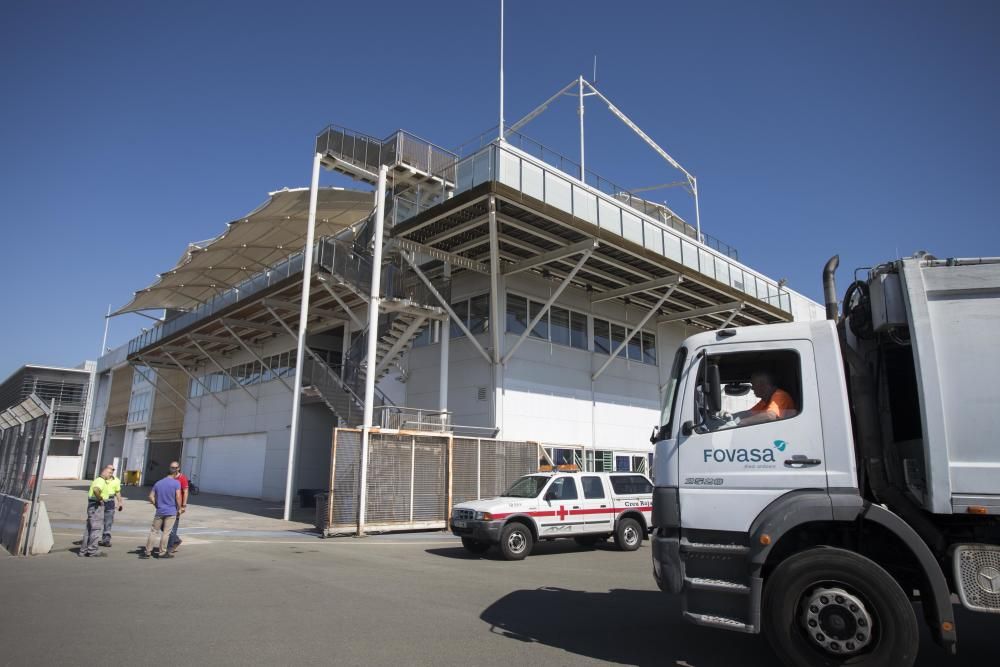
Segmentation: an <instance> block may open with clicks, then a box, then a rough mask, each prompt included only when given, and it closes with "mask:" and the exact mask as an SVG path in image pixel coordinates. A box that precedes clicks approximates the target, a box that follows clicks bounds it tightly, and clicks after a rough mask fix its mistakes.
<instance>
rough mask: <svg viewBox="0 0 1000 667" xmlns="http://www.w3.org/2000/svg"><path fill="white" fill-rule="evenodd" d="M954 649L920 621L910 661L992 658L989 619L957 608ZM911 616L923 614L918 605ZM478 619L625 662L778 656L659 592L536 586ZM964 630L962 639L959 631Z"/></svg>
mask: <svg viewBox="0 0 1000 667" xmlns="http://www.w3.org/2000/svg"><path fill="white" fill-rule="evenodd" d="M956 611H957V621H958V628H959V653H958V655H957V656H954V657H952V656H948V655H946V654H945V652H944V650H943V649H941V648H940V647H939V646H937V645H936V644H934V643H933V641H932V640H931V638H930V636H929V634H928V632H927V629H926V627H925V626H924V624H923V623H922V622H920V634H921V648H920V653H919V655H918V657H917V662H916V667H931V666H934V667H938V666H944V665H956V666H957V665H970V664H995V661H996V649H995V646H994V645H993V643H992V642H991V640H990V638H991V637H992V636H993V634H995V632H996V629H997V624H996V619H995V618H991V617H989V615H986V614H973V613H970V612H967V611H965V610H962V609H956ZM916 613H917V618H918V619H922V615H921V614H920V610H919V607H918V608H917V609H916ZM480 618H481V619H482V620H483V621H484V622H485V623H487V624H489V626H490V629H489V631H490V632H491V633H493V634H498V635H501V636H503V637H507V638H509V639H512V640H514V641H520V642H537V643H540V644H544V645H547V646H552V647H556V648H559V649H562V650H564V651H567V652H569V653H573V654H576V655H581V656H586V657H588V658H594V659H596V660H601V661H604V662H609V663H617V664H628V665H640V666H645V665H650V666H652V665H671V666H672V665H677V666H679V667H709V666H712V667H714V666H716V665H725V666H730V665H740V666H747V667H774V666H776V665H778V664H779V663H778V660H777V658H776V657H775V655H774V653H772V651H771V649H770V647H769V646H768V644H767V641H766V640H765V639H764V638H763V636H761V635H746V634H742V633H737V632H729V631H726V630H716V629H712V628H704V627H701V626H697V625H694V624H691V623H688V622H686V621H683V620H682V617H681V600H680V598H679V597H678V596H671V595H666V594H664V593H661V592H659V591H634V590H620V589H613V590H610V591H608V592H607V593H594V592H587V591H573V590H566V589H562V588H548V587H546V588H539V589H536V590H520V591H514V592H513V593H510V594H508V595H505V596H504V597H502V598H500V599H499V600H497V601H496V602H494V603H493V604H491V605H490V606H489V607H488V608H487V609H486V610H485V611H484V612H483V613H482V614H481V615H480ZM963 634H964V637H963Z"/></svg>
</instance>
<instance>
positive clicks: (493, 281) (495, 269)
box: [489, 195, 500, 366]
mask: <svg viewBox="0 0 1000 667" xmlns="http://www.w3.org/2000/svg"><path fill="white" fill-rule="evenodd" d="M489 210H490V214H489V215H490V222H489V226H490V329H492V332H493V365H494V366H496V365H497V364H499V363H500V238H499V236H498V230H497V201H496V197H494V196H493V195H490V203H489Z"/></svg>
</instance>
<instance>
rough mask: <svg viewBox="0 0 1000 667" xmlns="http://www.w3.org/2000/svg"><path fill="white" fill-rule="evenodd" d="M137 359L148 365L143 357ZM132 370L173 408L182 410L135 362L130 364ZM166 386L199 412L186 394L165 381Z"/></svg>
mask: <svg viewBox="0 0 1000 667" xmlns="http://www.w3.org/2000/svg"><path fill="white" fill-rule="evenodd" d="M138 359H139V361H141V362H142V363H143V365H144V366H148V364H147V363H146V360H145V359H143V358H142V357H138ZM132 371H133V372H135V373H138V374H139V376H140V377H141V378H142V379H143V380H145V381H146V382H148V383H149V384H150V385H151V386H152V387H153V391H155V392H156V393H157V394H159V395H160V396H162V397H163V398H165V399H166V400H167V402H168V403H170V405H172V406H174V407H175V408H177V409H178V410H180V411H181V412H184V408H182V407H181V406H179V405H177V403H175V402H174V399H172V398H170V396H168V395H167V392H165V391H163V390H162V389H160V388H159V387H158V386H157V385H156V382H154V381H153V380H151V379H149V376H148V375H146V374H145V373H143V372H142V371H141V370H139V367H138V366H136V365H135V364H132ZM167 388H168V389H170V391H172V392H174V393H175V394H177V396H179V397H180V399H181V400H182V401H184V402H185V403H187V404H188V405H190V406H191V407H192V408H194V411H195V412H200V410H199V409H198V406H197V405H195V404H194V403H192V402H191V400H190V399H188V397H187V396H182V395H181V393H180V392H179V391H177V390H176V389H174V388H173V387H171V386H170V383H169V382H168V383H167Z"/></svg>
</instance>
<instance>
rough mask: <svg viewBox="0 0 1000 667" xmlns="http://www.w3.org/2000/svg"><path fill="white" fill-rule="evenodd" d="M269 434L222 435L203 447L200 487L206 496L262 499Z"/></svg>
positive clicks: (208, 439)
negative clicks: (209, 494) (221, 495)
mask: <svg viewBox="0 0 1000 667" xmlns="http://www.w3.org/2000/svg"><path fill="white" fill-rule="evenodd" d="M266 445H267V435H266V434H264V433H251V434H247V435H222V436H217V437H214V438H205V439H204V442H203V444H202V455H201V471H200V474H199V475H198V485H199V488H200V489H201V490H202V491H204V492H206V493H221V494H224V495H227V496H243V497H246V498H260V497H261V492H262V488H263V485H264V454H265V449H266Z"/></svg>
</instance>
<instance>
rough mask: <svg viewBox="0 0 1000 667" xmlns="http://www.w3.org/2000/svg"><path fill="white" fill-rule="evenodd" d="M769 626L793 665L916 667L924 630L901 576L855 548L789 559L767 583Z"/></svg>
mask: <svg viewBox="0 0 1000 667" xmlns="http://www.w3.org/2000/svg"><path fill="white" fill-rule="evenodd" d="M761 618H762V623H763V631H764V634H765V635H766V636H767V639H768V641H769V642H770V644H771V648H772V649H774V652H775V653H776V654H777V655H778V657H779V658H781V661H782V662H784V663H785V664H786V665H789V666H790V667H792V666H794V667H820V666H822V667H830V666H837V665H845V664H850V665H852V667H854V666H856V667H865V666H868V667H871V666H874V665H893V666H894V667H910V665H912V664H913V661H914V660H915V659H916V657H917V651H918V649H919V637H920V635H919V632H918V629H917V619H916V616H915V615H914V613H913V606H912V605H911V604H910V600H909V598H908V597H907V596H906V593H904V592H903V589H902V588H900V587H899V584H897V583H896V580H895V579H893V578H892V576H891V575H890V574H889V573H888V572H886V571H885V570H884V569H882V568H881V567H880V566H879V565H878V564H876V563H875V562H873V561H871V560H869V559H867V558H865V557H864V556H859V555H858V554H856V553H853V552H851V551H845V550H843V549H835V548H832V547H820V548H815V549H809V550H808V551H803V552H801V553H798V554H795V555H794V556H790V557H788V559H786V560H784V561H782V562H781V564H779V565H778V567H777V568H775V570H774V572H773V573H772V574H771V576H769V577H768V579H767V582H766V584H765V586H764V600H763V606H762V609H761Z"/></svg>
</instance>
